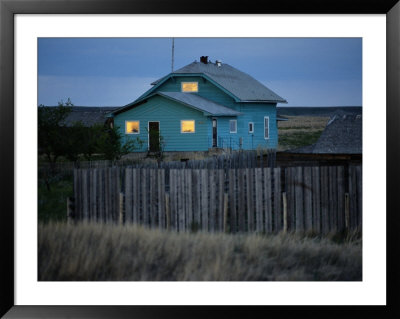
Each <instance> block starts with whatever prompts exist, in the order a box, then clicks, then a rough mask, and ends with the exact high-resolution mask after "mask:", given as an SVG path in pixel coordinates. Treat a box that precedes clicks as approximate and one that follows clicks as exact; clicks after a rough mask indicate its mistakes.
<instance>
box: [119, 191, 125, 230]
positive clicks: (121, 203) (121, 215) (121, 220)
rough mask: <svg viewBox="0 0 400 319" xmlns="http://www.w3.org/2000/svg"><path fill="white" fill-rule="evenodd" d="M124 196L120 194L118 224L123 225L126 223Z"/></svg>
mask: <svg viewBox="0 0 400 319" xmlns="http://www.w3.org/2000/svg"><path fill="white" fill-rule="evenodd" d="M124 197H125V196H124V194H123V193H119V220H118V223H119V224H120V225H122V224H123V223H124V219H125V218H124V200H125V199H124Z"/></svg>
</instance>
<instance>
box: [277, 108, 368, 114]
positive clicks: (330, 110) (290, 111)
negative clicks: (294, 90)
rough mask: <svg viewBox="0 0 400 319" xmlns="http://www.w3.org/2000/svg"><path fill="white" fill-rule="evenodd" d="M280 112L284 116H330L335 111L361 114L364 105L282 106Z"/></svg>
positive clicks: (278, 109)
mask: <svg viewBox="0 0 400 319" xmlns="http://www.w3.org/2000/svg"><path fill="white" fill-rule="evenodd" d="M277 111H278V114H280V115H283V116H287V115H288V116H322V117H326V116H327V117H330V116H332V115H333V114H334V113H335V112H337V111H341V112H346V113H351V114H361V113H362V107H361V106H331V107H329V106H324V107H317V106H295V107H294V106H292V107H290V106H286V107H285V106H280V107H277Z"/></svg>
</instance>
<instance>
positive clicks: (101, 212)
mask: <svg viewBox="0 0 400 319" xmlns="http://www.w3.org/2000/svg"><path fill="white" fill-rule="evenodd" d="M98 180H99V216H100V220H101V222H103V223H104V222H106V215H105V202H104V197H105V196H104V169H102V168H99V169H98Z"/></svg>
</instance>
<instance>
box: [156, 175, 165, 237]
mask: <svg viewBox="0 0 400 319" xmlns="http://www.w3.org/2000/svg"><path fill="white" fill-rule="evenodd" d="M157 174H158V175H157V185H158V194H157V199H158V206H157V208H158V218H157V220H158V228H159V229H165V170H164V169H159V170H157Z"/></svg>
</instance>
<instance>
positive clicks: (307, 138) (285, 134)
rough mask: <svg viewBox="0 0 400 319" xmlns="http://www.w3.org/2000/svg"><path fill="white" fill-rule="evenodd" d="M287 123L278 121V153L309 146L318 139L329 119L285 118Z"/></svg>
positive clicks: (315, 117) (312, 117)
mask: <svg viewBox="0 0 400 319" xmlns="http://www.w3.org/2000/svg"><path fill="white" fill-rule="evenodd" d="M285 117H287V118H288V119H289V120H288V121H278V136H279V140H278V151H285V150H289V149H293V148H297V147H302V146H306V145H311V144H313V143H315V142H316V141H317V140H318V138H319V137H320V135H321V133H322V131H323V130H324V129H325V127H326V124H327V122H328V121H329V117H321V116H285Z"/></svg>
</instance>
